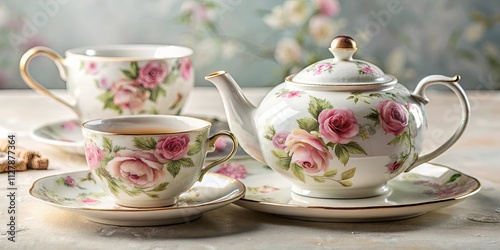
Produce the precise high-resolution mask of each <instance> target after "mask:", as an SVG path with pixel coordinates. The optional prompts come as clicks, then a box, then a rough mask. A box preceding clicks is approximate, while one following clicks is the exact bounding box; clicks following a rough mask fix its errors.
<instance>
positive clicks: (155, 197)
mask: <svg viewBox="0 0 500 250" xmlns="http://www.w3.org/2000/svg"><path fill="white" fill-rule="evenodd" d="M82 127H83V128H82V129H83V136H84V138H85V156H86V159H87V163H88V166H89V167H90V172H91V173H92V175H93V176H94V179H95V180H96V181H97V183H98V184H99V185H100V186H101V187H102V188H103V190H105V191H107V192H108V193H109V194H110V195H112V196H113V197H114V198H115V201H116V203H117V204H119V205H122V206H127V207H162V206H170V205H173V204H175V203H176V202H177V198H178V196H179V195H180V194H181V193H182V192H184V191H186V190H188V189H189V188H190V187H191V186H192V185H193V184H194V183H195V182H196V180H201V179H202V178H203V175H204V174H205V173H206V172H207V171H208V170H210V169H211V168H212V167H215V166H217V165H219V164H222V163H224V162H226V161H228V160H229V159H231V157H232V156H233V155H234V153H235V152H236V149H237V144H238V143H237V142H236V139H235V137H234V136H233V134H231V133H230V132H228V131H219V132H218V133H215V134H214V135H212V136H211V137H209V130H210V127H211V124H210V123H209V122H207V121H204V120H200V119H197V118H191V117H186V116H169V115H135V116H121V117H115V118H107V119H96V120H91V121H88V122H84V123H83V125H82ZM219 137H228V138H229V139H230V140H232V142H233V149H232V150H231V152H229V153H228V154H227V155H225V156H222V157H221V158H219V159H218V160H216V161H214V162H211V163H210V164H208V165H206V166H203V165H204V161H205V156H206V154H207V152H212V151H214V150H215V146H214V144H215V141H216V140H217V139H218V138H219Z"/></svg>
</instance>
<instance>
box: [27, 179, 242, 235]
mask: <svg viewBox="0 0 500 250" xmlns="http://www.w3.org/2000/svg"><path fill="white" fill-rule="evenodd" d="M244 193H245V187H244V185H243V184H242V183H241V182H239V181H238V180H236V179H233V178H229V177H226V176H223V175H219V174H215V173H207V174H206V175H205V176H204V178H203V181H201V182H197V183H196V184H194V186H193V187H192V188H191V189H189V190H188V191H186V192H185V193H183V194H181V195H180V197H179V202H178V203H177V204H176V205H174V206H171V207H158V208H127V207H121V206H118V205H116V204H115V202H114V199H113V197H112V196H110V195H108V194H106V193H105V192H104V191H103V190H102V189H101V188H100V187H99V186H98V185H97V184H96V183H95V181H94V179H93V178H92V175H91V174H90V172H89V171H79V172H71V173H66V174H58V175H53V176H48V177H44V178H41V179H39V180H37V181H35V182H34V183H33V186H32V187H31V189H30V195H31V196H33V197H34V198H36V199H37V200H39V201H42V202H44V203H46V204H49V205H51V206H54V207H56V208H60V209H63V210H68V211H70V212H74V213H77V214H80V215H82V216H83V217H85V218H86V219H88V220H90V221H94V222H97V223H102V224H109V225H117V226H158V225H169V224H176V223H183V222H188V221H191V220H194V219H197V218H199V217H200V216H201V215H202V214H203V213H205V212H208V211H211V210H214V209H216V208H220V207H222V206H225V205H227V204H229V203H231V202H234V201H235V200H237V199H239V198H241V197H242V196H243V195H244Z"/></svg>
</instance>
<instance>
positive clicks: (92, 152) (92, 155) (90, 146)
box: [85, 142, 104, 170]
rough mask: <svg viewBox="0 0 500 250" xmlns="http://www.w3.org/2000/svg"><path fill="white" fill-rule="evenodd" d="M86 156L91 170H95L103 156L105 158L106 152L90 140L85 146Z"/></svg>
mask: <svg viewBox="0 0 500 250" xmlns="http://www.w3.org/2000/svg"><path fill="white" fill-rule="evenodd" d="M85 156H86V158H87V164H88V165H89V167H90V170H94V169H96V168H98V167H99V164H100V163H101V160H102V158H104V152H103V151H102V150H101V149H100V148H99V147H97V145H95V144H94V143H91V142H89V143H87V145H86V147H85Z"/></svg>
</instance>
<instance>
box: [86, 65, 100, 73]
mask: <svg viewBox="0 0 500 250" xmlns="http://www.w3.org/2000/svg"><path fill="white" fill-rule="evenodd" d="M85 69H86V70H87V73H89V74H91V75H95V74H97V73H99V65H97V63H96V62H86V63H85Z"/></svg>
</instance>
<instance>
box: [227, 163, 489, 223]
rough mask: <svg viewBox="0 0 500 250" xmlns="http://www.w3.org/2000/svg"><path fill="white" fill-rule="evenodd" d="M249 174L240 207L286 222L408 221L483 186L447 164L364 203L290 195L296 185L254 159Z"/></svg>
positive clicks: (413, 174) (410, 176)
mask: <svg viewBox="0 0 500 250" xmlns="http://www.w3.org/2000/svg"><path fill="white" fill-rule="evenodd" d="M239 163H240V164H243V165H244V166H246V167H247V169H248V174H247V176H246V177H245V178H243V179H240V181H242V182H243V184H245V186H246V194H245V197H244V198H242V199H240V200H238V201H236V202H235V204H236V205H239V206H241V207H244V208H248V209H251V210H255V211H259V212H264V213H270V214H275V215H279V216H283V217H288V218H293V219H300V220H308V221H327V222H371V221H389V220H399V219H406V218H411V217H415V216H419V215H422V214H425V213H427V212H429V211H432V210H436V209H440V208H444V207H447V206H451V205H453V204H456V203H458V202H460V201H462V200H463V199H464V198H467V197H469V196H471V195H473V194H475V193H477V192H478V191H479V190H480V188H481V184H480V183H479V181H478V180H477V179H475V178H473V177H470V176H467V175H465V174H463V173H460V172H458V171H456V170H453V169H451V168H448V167H446V166H443V165H438V164H433V163H425V164H422V165H421V166H419V167H417V168H415V169H413V170H412V171H410V172H408V173H403V174H401V175H399V176H398V177H396V178H395V179H393V180H391V181H389V182H388V184H387V187H388V188H389V190H390V191H388V192H387V193H385V194H383V195H380V196H376V197H370V198H363V199H320V198H309V197H305V196H301V195H297V194H294V193H292V192H291V183H290V182H289V181H288V180H287V179H285V178H284V177H281V176H279V175H278V174H276V173H274V172H273V171H272V170H271V169H269V168H268V167H267V166H263V165H262V164H261V163H259V162H256V161H254V160H246V161H240V162H239Z"/></svg>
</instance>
